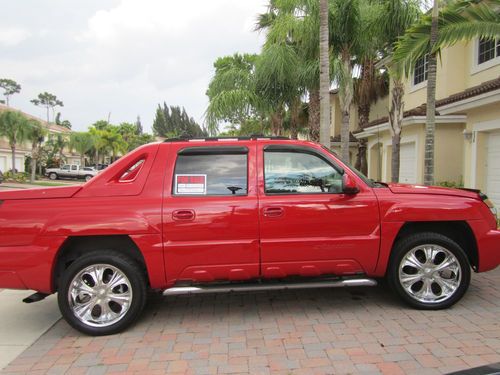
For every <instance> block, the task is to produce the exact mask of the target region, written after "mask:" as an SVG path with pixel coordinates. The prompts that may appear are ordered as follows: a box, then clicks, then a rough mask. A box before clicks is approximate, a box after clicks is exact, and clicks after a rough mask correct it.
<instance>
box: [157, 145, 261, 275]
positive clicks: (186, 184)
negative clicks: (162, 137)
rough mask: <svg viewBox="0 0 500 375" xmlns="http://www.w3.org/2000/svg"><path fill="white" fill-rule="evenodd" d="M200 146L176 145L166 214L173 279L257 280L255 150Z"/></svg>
mask: <svg viewBox="0 0 500 375" xmlns="http://www.w3.org/2000/svg"><path fill="white" fill-rule="evenodd" d="M199 143H200V144H196V143H195V144H192V143H191V144H189V143H184V142H183V143H181V144H177V143H172V144H171V150H170V154H169V155H170V157H169V160H170V161H169V162H168V166H167V172H166V174H167V175H166V179H165V187H164V192H165V195H164V202H163V214H162V217H163V224H162V225H163V236H164V241H163V243H164V249H165V269H166V275H167V279H168V280H169V283H170V282H172V280H174V281H180V280H189V281H192V282H210V281H215V280H245V279H251V278H256V277H258V276H259V260H260V254H259V241H258V230H259V227H258V210H257V194H256V187H255V182H256V176H255V164H256V156H255V145H251V146H248V145H245V146H242V145H240V144H237V143H233V144H231V145H226V144H222V145H221V142H199ZM214 143H215V144H214Z"/></svg>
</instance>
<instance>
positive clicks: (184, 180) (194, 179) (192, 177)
mask: <svg viewBox="0 0 500 375" xmlns="http://www.w3.org/2000/svg"><path fill="white" fill-rule="evenodd" d="M175 193H176V194H207V175H206V174H177V175H175Z"/></svg>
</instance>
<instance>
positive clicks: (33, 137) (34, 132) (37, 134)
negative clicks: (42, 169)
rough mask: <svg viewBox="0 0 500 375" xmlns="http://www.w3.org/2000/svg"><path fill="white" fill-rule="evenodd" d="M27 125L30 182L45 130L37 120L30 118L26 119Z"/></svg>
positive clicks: (33, 175) (39, 154)
mask: <svg viewBox="0 0 500 375" xmlns="http://www.w3.org/2000/svg"><path fill="white" fill-rule="evenodd" d="M27 125H28V130H27V136H26V138H27V140H29V141H31V162H30V164H31V165H30V167H31V173H30V182H31V183H34V182H35V177H36V165H37V162H38V160H39V159H40V156H41V150H42V143H43V141H44V138H45V135H46V134H47V132H46V130H45V128H44V127H43V126H42V124H41V123H40V121H38V120H34V119H30V120H28V121H27Z"/></svg>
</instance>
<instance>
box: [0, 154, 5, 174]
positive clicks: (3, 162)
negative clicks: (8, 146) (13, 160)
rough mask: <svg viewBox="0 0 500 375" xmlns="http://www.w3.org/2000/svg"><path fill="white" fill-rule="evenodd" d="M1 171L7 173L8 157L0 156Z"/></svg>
mask: <svg viewBox="0 0 500 375" xmlns="http://www.w3.org/2000/svg"><path fill="white" fill-rule="evenodd" d="M0 171H1V172H3V173H5V172H7V156H0Z"/></svg>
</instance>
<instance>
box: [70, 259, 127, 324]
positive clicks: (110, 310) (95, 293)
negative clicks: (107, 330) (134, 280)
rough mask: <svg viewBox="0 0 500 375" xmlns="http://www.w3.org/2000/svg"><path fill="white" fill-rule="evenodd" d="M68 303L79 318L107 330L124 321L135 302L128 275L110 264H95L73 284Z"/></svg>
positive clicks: (72, 282)
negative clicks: (108, 327)
mask: <svg viewBox="0 0 500 375" xmlns="http://www.w3.org/2000/svg"><path fill="white" fill-rule="evenodd" d="M68 301H69V305H70V307H71V310H72V312H73V314H74V315H75V317H76V318H77V319H78V320H80V321H81V322H82V323H84V324H86V325H88V326H91V327H107V326H110V325H112V324H115V323H116V322H118V321H120V320H121V319H122V318H123V317H124V316H125V314H126V313H127V311H128V310H129V309H130V304H131V303H132V287H131V286H130V281H129V279H128V278H127V276H126V275H125V274H124V273H123V272H122V271H120V270H119V269H118V268H116V267H114V266H111V265H109V264H94V265H91V266H89V267H87V268H85V269H83V270H82V271H80V272H79V273H78V274H77V275H76V276H75V277H74V278H73V280H72V281H71V284H70V288H69V290H68Z"/></svg>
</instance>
